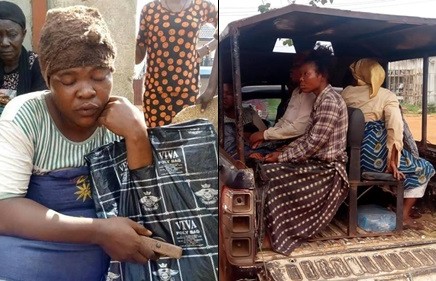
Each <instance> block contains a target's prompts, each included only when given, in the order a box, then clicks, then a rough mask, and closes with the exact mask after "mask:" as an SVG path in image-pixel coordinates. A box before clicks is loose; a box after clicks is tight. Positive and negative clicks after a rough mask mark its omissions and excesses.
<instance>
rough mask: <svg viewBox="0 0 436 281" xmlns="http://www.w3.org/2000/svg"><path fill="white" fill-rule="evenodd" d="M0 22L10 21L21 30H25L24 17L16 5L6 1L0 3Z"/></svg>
mask: <svg viewBox="0 0 436 281" xmlns="http://www.w3.org/2000/svg"><path fill="white" fill-rule="evenodd" d="M0 20H10V21H13V22H15V23H18V24H19V25H20V26H21V28H22V29H23V30H25V29H26V17H25V16H24V13H23V11H22V10H21V8H20V7H18V6H17V5H16V4H14V3H11V2H8V1H0Z"/></svg>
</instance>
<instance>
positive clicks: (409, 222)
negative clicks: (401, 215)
mask: <svg viewBox="0 0 436 281" xmlns="http://www.w3.org/2000/svg"><path fill="white" fill-rule="evenodd" d="M403 229H405V230H406V229H413V230H424V229H425V228H424V225H423V224H422V223H420V222H419V221H417V220H414V219H412V218H410V217H409V218H407V219H405V220H403Z"/></svg>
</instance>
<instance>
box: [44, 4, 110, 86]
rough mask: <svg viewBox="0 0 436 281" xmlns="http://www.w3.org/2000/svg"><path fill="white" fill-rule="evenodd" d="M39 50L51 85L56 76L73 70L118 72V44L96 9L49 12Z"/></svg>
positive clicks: (67, 9)
mask: <svg viewBox="0 0 436 281" xmlns="http://www.w3.org/2000/svg"><path fill="white" fill-rule="evenodd" d="M39 50H40V51H39V60H40V63H41V71H42V74H43V76H44V79H45V80H46V82H47V84H49V82H50V76H51V75H52V74H54V73H56V72H57V71H60V70H65V69H69V68H75V67H86V66H92V67H99V68H109V69H110V70H111V71H114V61H115V54H116V48H115V44H114V42H113V40H112V38H111V36H110V33H109V29H108V27H107V25H106V22H105V21H104V20H103V18H102V16H101V14H100V13H99V11H98V10H97V9H95V8H91V7H86V6H71V7H66V8H56V9H51V10H49V11H48V12H47V17H46V21H45V24H44V26H43V28H42V31H41V39H40V42H39Z"/></svg>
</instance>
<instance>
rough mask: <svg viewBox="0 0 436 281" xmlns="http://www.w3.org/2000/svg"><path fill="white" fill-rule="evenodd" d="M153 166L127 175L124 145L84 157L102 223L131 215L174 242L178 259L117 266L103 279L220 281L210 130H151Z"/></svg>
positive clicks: (197, 123)
mask: <svg viewBox="0 0 436 281" xmlns="http://www.w3.org/2000/svg"><path fill="white" fill-rule="evenodd" d="M149 137H150V140H151V143H152V147H153V154H154V165H152V166H149V167H146V168H143V169H138V170H134V171H129V169H128V167H127V162H126V156H127V154H126V149H125V143H124V142H115V143H112V144H109V145H106V146H103V147H101V148H99V149H97V150H96V151H94V152H93V153H91V154H89V155H87V156H86V159H87V161H88V163H89V165H90V168H91V176H92V182H93V198H94V202H95V207H96V211H97V215H98V216H99V217H102V218H107V217H111V216H126V217H129V218H131V219H133V220H135V221H137V222H139V223H141V224H143V225H144V226H145V227H146V228H148V229H150V230H151V231H152V232H153V236H155V237H156V236H157V237H159V238H161V239H163V240H165V241H167V242H169V243H172V244H175V245H178V246H180V247H182V249H183V253H182V257H181V258H180V259H172V258H167V257H161V258H160V259H159V260H158V261H150V262H148V263H147V264H145V265H139V264H132V263H119V262H117V261H112V262H111V265H110V268H109V273H108V277H107V279H106V280H120V281H127V280H128V281H137V280H156V281H157V280H173V281H177V280H187V281H188V280H189V281H196V280H198V281H203V280H211V281H213V280H218V149H217V136H216V133H215V131H214V129H213V125H212V124H211V123H209V122H208V121H206V120H194V121H190V122H185V123H180V124H177V125H169V126H163V127H156V128H152V129H150V130H149Z"/></svg>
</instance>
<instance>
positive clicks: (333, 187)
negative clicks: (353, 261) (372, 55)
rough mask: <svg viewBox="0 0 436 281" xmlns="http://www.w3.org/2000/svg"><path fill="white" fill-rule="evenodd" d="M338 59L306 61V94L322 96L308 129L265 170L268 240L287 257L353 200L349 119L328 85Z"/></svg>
mask: <svg viewBox="0 0 436 281" xmlns="http://www.w3.org/2000/svg"><path fill="white" fill-rule="evenodd" d="M332 58H333V57H332V56H331V53H329V54H325V53H324V54H319V53H317V52H316V51H315V52H314V53H313V54H312V55H309V57H308V58H307V59H306V60H305V62H304V63H303V65H302V66H301V76H300V88H301V90H302V91H303V92H305V93H310V92H313V93H314V94H315V95H316V96H317V97H316V100H315V103H314V105H313V111H312V113H311V115H310V118H309V125H308V128H307V130H306V132H305V133H304V135H303V136H301V137H300V138H298V139H297V140H295V141H293V142H291V143H290V144H289V145H288V146H286V147H285V150H284V151H282V152H279V151H276V152H273V153H270V154H268V155H266V157H265V159H264V161H265V162H271V163H270V164H265V165H263V168H264V170H265V174H266V176H267V177H268V178H269V188H268V190H267V198H266V223H267V228H266V229H267V235H268V236H269V238H270V242H271V246H272V248H273V250H274V251H276V252H279V253H283V254H286V255H289V254H290V253H291V252H292V251H293V250H294V249H295V248H296V247H297V246H298V245H300V244H301V243H302V242H304V240H305V239H306V238H309V237H311V236H313V235H315V234H316V233H318V232H319V231H321V230H322V229H323V228H324V227H326V226H327V224H328V223H329V222H330V221H331V220H332V218H333V216H334V215H335V213H336V211H337V210H338V208H339V206H340V205H341V203H342V201H343V200H344V199H345V198H346V196H347V194H348V179H347V174H346V169H345V163H346V161H347V155H346V152H345V149H346V138H347V129H348V114H347V106H346V105H345V102H344V100H343V99H342V98H341V96H340V95H339V94H338V93H337V92H335V90H334V89H333V88H332V86H331V85H330V84H329V82H328V78H329V75H328V72H329V71H328V70H329V69H330V67H331V59H332ZM266 241H268V240H266ZM266 241H265V242H266ZM267 246H268V245H265V247H264V248H266V247H267Z"/></svg>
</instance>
